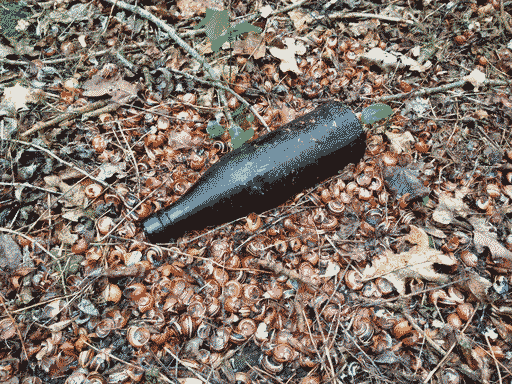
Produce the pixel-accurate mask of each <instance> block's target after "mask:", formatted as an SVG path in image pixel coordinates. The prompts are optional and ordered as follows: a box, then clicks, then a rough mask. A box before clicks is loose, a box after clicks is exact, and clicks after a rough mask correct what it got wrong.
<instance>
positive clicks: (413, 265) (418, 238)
mask: <svg viewBox="0 0 512 384" xmlns="http://www.w3.org/2000/svg"><path fill="white" fill-rule="evenodd" d="M405 240H407V241H409V242H410V243H412V244H416V245H415V246H414V247H412V248H411V249H410V250H409V251H407V252H403V253H400V254H395V253H393V252H391V251H386V252H385V253H384V255H382V256H380V257H379V258H377V259H374V260H373V261H372V265H371V266H369V265H368V266H366V268H365V270H364V271H363V281H366V280H370V279H374V278H377V277H381V276H382V277H384V278H386V279H387V280H389V281H390V282H391V284H393V285H394V286H395V288H396V289H397V291H398V293H400V294H401V295H403V294H404V293H405V282H406V279H408V278H415V279H421V278H423V279H426V280H429V281H435V282H437V283H441V284H445V283H448V282H450V280H451V279H452V277H451V276H449V275H445V274H441V273H437V272H436V271H435V270H434V268H433V265H434V263H437V264H444V265H454V264H455V260H453V259H452V258H450V257H448V256H446V255H444V254H443V253H442V252H440V251H438V250H436V249H433V248H430V247H429V244H428V236H427V234H426V233H425V231H423V230H422V229H420V228H418V227H416V226H414V225H411V232H410V233H409V234H408V235H407V236H405Z"/></svg>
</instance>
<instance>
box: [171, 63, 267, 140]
mask: <svg viewBox="0 0 512 384" xmlns="http://www.w3.org/2000/svg"><path fill="white" fill-rule="evenodd" d="M168 69H169V70H170V71H172V72H174V73H178V74H180V75H183V76H186V77H188V78H189V79H192V80H195V81H197V82H199V83H204V84H208V85H212V86H214V87H218V88H220V89H223V90H224V91H227V92H229V93H231V94H232V95H233V96H235V98H236V99H237V100H239V101H240V102H241V103H242V104H244V105H246V106H247V107H248V108H249V109H250V110H251V112H252V113H253V114H254V116H256V117H257V118H258V120H259V121H260V123H261V124H262V125H263V126H264V127H265V128H266V130H267V132H270V128H269V127H268V125H267V123H265V120H263V117H261V115H260V114H259V113H258V112H257V111H256V110H255V109H254V107H253V106H252V105H251V104H249V103H248V102H247V101H246V100H245V99H244V98H243V97H242V96H240V95H239V94H238V93H236V92H234V91H233V90H231V89H230V88H228V87H225V86H224V85H222V84H217V83H213V82H211V81H208V80H203V79H200V78H199V77H197V76H194V75H191V74H189V73H187V72H183V71H178V70H177V69H173V68H168ZM194 107H195V106H194Z"/></svg>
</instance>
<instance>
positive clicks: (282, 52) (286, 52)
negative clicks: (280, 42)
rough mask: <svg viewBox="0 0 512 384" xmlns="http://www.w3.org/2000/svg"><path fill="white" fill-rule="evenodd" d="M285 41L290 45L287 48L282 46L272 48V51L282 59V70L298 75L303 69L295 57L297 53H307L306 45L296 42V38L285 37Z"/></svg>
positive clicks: (280, 65) (280, 66)
mask: <svg viewBox="0 0 512 384" xmlns="http://www.w3.org/2000/svg"><path fill="white" fill-rule="evenodd" d="M284 43H285V44H286V45H287V46H288V48H286V49H280V48H276V47H274V48H270V53H271V54H272V55H273V56H275V57H277V58H278V59H279V60H281V64H279V68H281V71H283V72H286V71H292V72H295V73H296V74H297V75H301V74H302V71H301V70H300V69H299V67H298V66H297V60H296V59H295V54H296V53H297V54H299V55H303V54H305V53H306V47H304V45H302V43H299V44H295V39H292V38H286V39H284Z"/></svg>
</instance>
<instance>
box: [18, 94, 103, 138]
mask: <svg viewBox="0 0 512 384" xmlns="http://www.w3.org/2000/svg"><path fill="white" fill-rule="evenodd" d="M108 103H109V101H108V100H101V101H97V102H95V103H92V104H88V105H86V106H85V107H82V108H78V109H76V110H74V111H71V112H66V113H63V114H62V115H60V116H57V117H55V118H53V119H51V120H48V121H44V122H43V121H40V122H39V123H36V124H34V126H33V127H32V128H30V129H29V130H28V131H25V132H23V133H22V134H21V135H20V137H27V136H28V135H30V134H32V133H34V132H37V131H39V130H41V129H44V128H47V127H51V126H52V125H55V124H58V123H60V122H61V121H64V120H69V119H72V118H74V117H76V116H79V115H82V114H83V113H85V112H89V111H93V110H95V109H98V108H101V107H104V106H105V105H107V104H108Z"/></svg>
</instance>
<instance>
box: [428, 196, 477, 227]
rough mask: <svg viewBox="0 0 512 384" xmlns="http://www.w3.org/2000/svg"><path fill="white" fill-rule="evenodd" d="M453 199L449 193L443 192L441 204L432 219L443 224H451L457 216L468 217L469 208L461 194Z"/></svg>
mask: <svg viewBox="0 0 512 384" xmlns="http://www.w3.org/2000/svg"><path fill="white" fill-rule="evenodd" d="M455 196H456V197H452V196H451V195H450V194H449V193H447V192H442V193H441V195H440V196H439V204H438V205H437V207H436V209H435V210H434V213H433V214H432V219H434V220H435V221H437V222H438V223H441V224H450V223H451V222H452V220H453V218H454V216H455V215H459V216H462V217H466V216H467V215H468V212H469V207H468V205H467V204H466V203H464V202H463V201H462V197H463V196H462V197H460V194H456V195H455Z"/></svg>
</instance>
